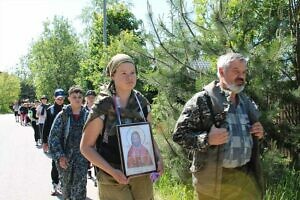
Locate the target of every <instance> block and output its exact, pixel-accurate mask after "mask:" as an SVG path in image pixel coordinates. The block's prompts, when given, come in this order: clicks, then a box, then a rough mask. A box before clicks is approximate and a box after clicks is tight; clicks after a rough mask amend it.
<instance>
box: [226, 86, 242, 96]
mask: <svg viewBox="0 0 300 200" xmlns="http://www.w3.org/2000/svg"><path fill="white" fill-rule="evenodd" d="M227 88H228V90H230V91H231V92H234V93H235V94H238V93H240V92H241V91H243V90H244V88H245V84H243V85H236V84H235V83H232V84H228V85H227Z"/></svg>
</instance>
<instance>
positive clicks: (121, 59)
mask: <svg viewBox="0 0 300 200" xmlns="http://www.w3.org/2000/svg"><path fill="white" fill-rule="evenodd" d="M122 63H132V64H134V62H133V60H132V58H131V57H130V56H128V55H126V54H117V55H115V56H113V57H112V58H111V60H110V61H109V63H108V65H107V67H106V74H107V76H112V75H113V73H114V72H115V71H116V70H117V68H118V67H119V65H120V64H122Z"/></svg>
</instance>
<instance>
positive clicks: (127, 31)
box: [76, 4, 155, 99]
mask: <svg viewBox="0 0 300 200" xmlns="http://www.w3.org/2000/svg"><path fill="white" fill-rule="evenodd" d="M107 20H108V21H107V33H108V46H104V44H103V16H102V13H96V12H95V13H94V17H93V24H92V27H91V37H90V39H89V46H88V51H89V53H88V57H87V58H86V59H85V60H84V61H83V62H82V63H81V66H80V72H79V74H80V76H79V77H78V78H77V79H76V82H77V83H78V84H80V85H83V86H84V87H87V86H89V87H93V88H98V87H99V86H101V85H103V84H105V83H107V82H108V77H106V73H105V69H106V65H107V63H108V62H109V60H110V58H111V57H112V56H114V55H115V54H117V53H126V54H128V55H130V56H132V57H133V59H134V60H135V63H136V65H137V67H138V75H139V80H138V83H137V89H138V90H140V91H141V92H143V91H146V94H145V96H146V97H147V98H149V97H150V99H151V98H152V97H153V94H155V91H154V90H153V88H152V87H151V86H149V85H148V84H146V82H145V79H144V77H143V74H145V73H146V72H147V71H148V70H149V67H148V66H149V62H148V61H147V60H146V61H145V59H142V58H141V56H140V55H139V54H138V53H137V52H136V51H138V52H145V51H146V50H145V49H144V48H143V41H142V40H141V38H140V36H139V34H140V32H139V30H138V29H139V25H140V23H141V22H140V21H138V20H137V19H136V18H135V16H134V15H133V13H131V12H130V11H129V9H128V8H127V7H126V6H125V5H124V4H112V5H111V6H109V7H108V9H107Z"/></svg>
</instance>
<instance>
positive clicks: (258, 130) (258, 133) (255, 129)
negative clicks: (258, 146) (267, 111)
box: [250, 122, 264, 139]
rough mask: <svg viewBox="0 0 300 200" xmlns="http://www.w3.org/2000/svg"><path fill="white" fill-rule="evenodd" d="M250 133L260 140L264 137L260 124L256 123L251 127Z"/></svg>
mask: <svg viewBox="0 0 300 200" xmlns="http://www.w3.org/2000/svg"><path fill="white" fill-rule="evenodd" d="M250 133H251V134H253V135H254V136H256V137H258V139H261V138H262V137H263V136H264V128H263V126H262V125H261V123H260V122H256V123H254V124H253V125H252V126H251V129H250Z"/></svg>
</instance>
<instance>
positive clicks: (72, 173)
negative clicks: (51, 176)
mask: <svg viewBox="0 0 300 200" xmlns="http://www.w3.org/2000/svg"><path fill="white" fill-rule="evenodd" d="M87 114H88V113H87V111H86V110H85V109H84V108H83V107H82V108H81V111H80V118H79V120H75V119H74V118H73V116H72V110H71V106H70V105H68V106H66V107H64V108H63V110H62V111H61V112H60V113H59V114H58V115H57V116H56V118H55V120H54V122H53V125H52V128H51V131H50V135H49V140H48V144H49V151H50V154H51V156H52V158H53V159H54V160H55V161H56V164H57V168H58V171H59V175H60V178H61V179H60V180H61V182H62V185H63V196H64V199H67V198H69V199H72V200H84V199H85V198H86V184H87V170H88V161H87V160H86V159H85V158H84V157H83V155H82V154H81V153H80V148H79V146H80V140H81V137H82V129H83V126H84V123H85V121H86V117H87ZM62 156H65V157H66V158H67V159H68V167H67V169H62V168H61V167H60V166H59V164H58V160H59V158H60V157H62Z"/></svg>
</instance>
